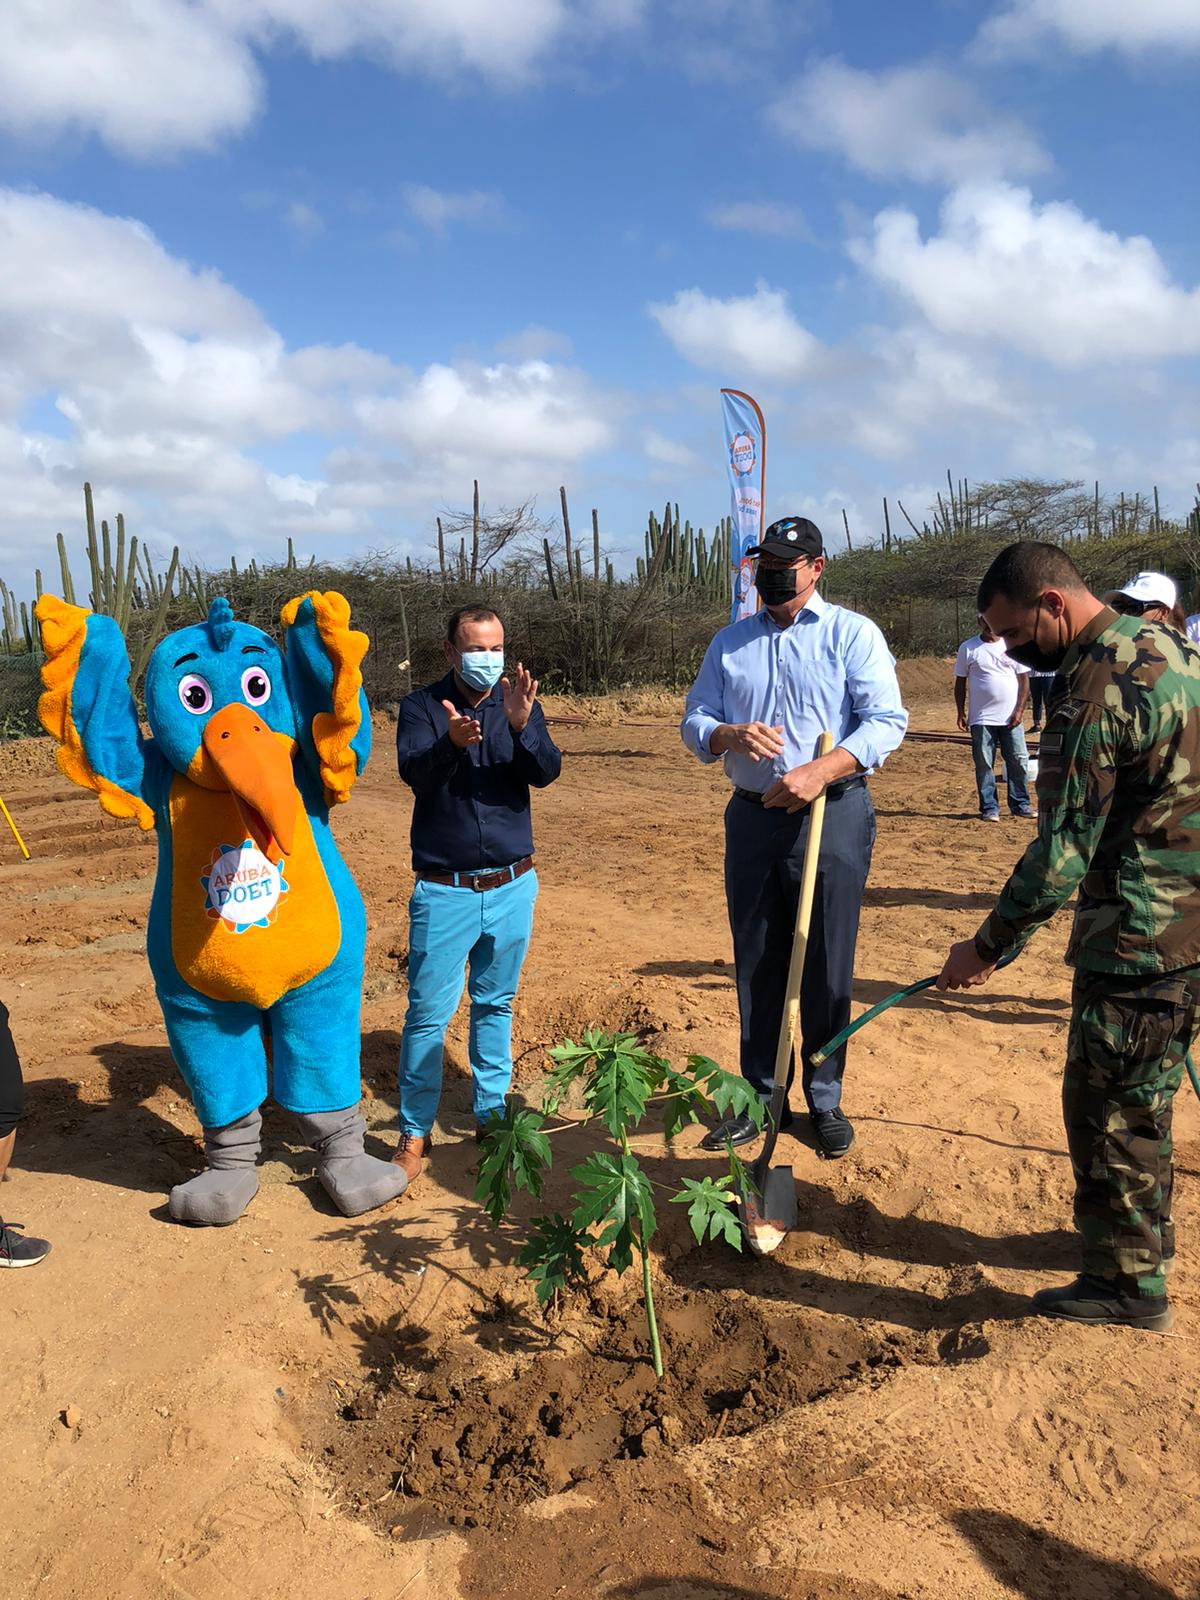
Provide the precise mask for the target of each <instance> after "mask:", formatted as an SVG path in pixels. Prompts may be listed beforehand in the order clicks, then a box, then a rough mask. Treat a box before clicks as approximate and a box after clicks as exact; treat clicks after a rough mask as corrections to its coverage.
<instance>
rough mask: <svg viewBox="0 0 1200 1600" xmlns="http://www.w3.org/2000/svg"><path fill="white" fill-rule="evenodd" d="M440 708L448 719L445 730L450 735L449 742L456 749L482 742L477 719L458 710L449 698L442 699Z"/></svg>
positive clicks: (464, 748) (463, 748)
mask: <svg viewBox="0 0 1200 1600" xmlns="http://www.w3.org/2000/svg"><path fill="white" fill-rule="evenodd" d="M442 710H443V711H444V712H445V713H446V715H447V716H448V717H449V719H450V726H449V728H448V730H447V732H448V733H449V735H450V743H451V744H452V745H453V746H454V748H455V749H456V750H466V749H467V748H468V747H469V746H470V745H473V744H480V743H481V742H482V740H483V734H482V733H481V732H480V730H479V723H478V721H477V720H476V719H475V718H474V717H473V716H471V715H470V714H469V713H468V712H465V711H460V710H459V709H458V707H457V706H455V705H452V704H451V703H450V701H449V700H443V701H442Z"/></svg>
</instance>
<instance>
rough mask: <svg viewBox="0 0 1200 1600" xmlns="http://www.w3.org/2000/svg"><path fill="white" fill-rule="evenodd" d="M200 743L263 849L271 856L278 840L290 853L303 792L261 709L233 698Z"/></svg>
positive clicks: (283, 747)
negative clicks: (299, 790)
mask: <svg viewBox="0 0 1200 1600" xmlns="http://www.w3.org/2000/svg"><path fill="white" fill-rule="evenodd" d="M201 743H202V744H203V746H204V750H205V754H206V755H207V756H208V757H209V759H210V760H211V761H212V764H213V766H214V767H216V769H217V771H218V772H219V773H220V774H221V776H222V778H224V780H225V782H226V783H227V784H228V785H229V791H230V793H231V794H232V795H233V798H234V800H235V801H236V802H237V808H238V810H239V811H240V812H241V814H242V821H243V822H244V823H245V825H246V831H247V832H248V833H249V834H250V836H251V837H252V838H253V840H254V842H255V843H256V844H257V845H258V847H259V849H260V850H261V851H262V852H263V854H264V855H265V856H267V857H268V858H269V857H270V855H271V848H270V847H271V844H272V842H274V843H275V844H276V845H277V846H278V847H279V850H280V851H282V853H283V854H284V855H285V856H286V855H289V854H290V853H291V848H292V840H293V837H294V835H295V831H296V802H297V800H298V799H299V795H298V793H297V790H296V780H295V777H294V776H293V774H292V758H291V755H290V754H289V752H288V747H287V745H286V744H285V743H284V741H283V740H282V739H280V738H277V737H276V735H275V734H274V733H272V732H271V730H270V728H268V727H267V725H266V723H265V722H264V721H263V720H262V718H261V717H260V716H259V715H258V713H257V712H255V711H252V710H251V709H250V707H249V706H244V705H240V704H239V703H238V702H236V701H235V702H234V703H233V704H232V705H228V706H222V708H221V710H220V711H218V712H217V713H216V715H215V716H212V717H210V718H209V720H208V725H207V727H206V728H205V730H204V737H203V739H202V740H201Z"/></svg>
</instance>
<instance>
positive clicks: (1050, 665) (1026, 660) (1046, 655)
mask: <svg viewBox="0 0 1200 1600" xmlns="http://www.w3.org/2000/svg"><path fill="white" fill-rule="evenodd" d="M1041 620H1042V602H1041V601H1040V600H1039V601H1038V609H1037V622H1036V623H1035V624H1034V628H1033V638H1032V639H1030V640H1029V642H1028V643H1027V644H1011V645H1009V646H1008V654H1009V655H1010V656H1011V657H1012V659H1013V660H1014V661H1015V662H1017V663H1018V665H1020V666H1022V667H1029V668H1030V669H1031V670H1032V671H1033V672H1057V671H1058V670H1059V668H1060V667H1061V666H1062V664H1063V662H1064V661H1065V660H1066V659H1067V651H1068V650H1070V648H1071V643H1070V640H1068V641H1067V643H1066V644H1061V643H1060V644H1057V645H1056V646H1055V647H1054V649H1053V650H1045V649H1043V648H1042V646H1041V645H1040V644H1039V643H1038V638H1037V636H1038V626H1039V624H1040V623H1041Z"/></svg>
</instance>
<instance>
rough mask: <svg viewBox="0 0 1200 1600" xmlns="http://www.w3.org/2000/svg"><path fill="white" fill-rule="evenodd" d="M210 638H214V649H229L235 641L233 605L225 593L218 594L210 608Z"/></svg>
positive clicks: (208, 625) (208, 624)
mask: <svg viewBox="0 0 1200 1600" xmlns="http://www.w3.org/2000/svg"><path fill="white" fill-rule="evenodd" d="M206 626H207V628H208V634H209V638H210V639H211V640H212V647H213V649H214V650H228V649H229V646H230V645H231V644H232V643H233V635H234V631H235V625H234V620H233V607H232V606H231V605H230V604H229V601H228V600H226V598H225V596H224V595H218V596H217V598H216V599H215V600H214V601H213V603H212V605H210V606H209V608H208V622H207V624H206Z"/></svg>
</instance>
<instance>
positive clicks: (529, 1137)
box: [475, 1101, 550, 1222]
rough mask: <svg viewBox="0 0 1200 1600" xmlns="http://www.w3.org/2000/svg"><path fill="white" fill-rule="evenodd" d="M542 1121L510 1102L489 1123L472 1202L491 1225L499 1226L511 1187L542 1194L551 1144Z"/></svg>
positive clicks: (510, 1196)
mask: <svg viewBox="0 0 1200 1600" xmlns="http://www.w3.org/2000/svg"><path fill="white" fill-rule="evenodd" d="M544 1123H545V1119H544V1118H543V1117H542V1116H541V1115H540V1114H539V1113H538V1112H536V1111H529V1110H527V1109H526V1108H525V1107H523V1106H516V1105H514V1104H513V1103H512V1102H511V1101H510V1102H509V1103H508V1105H507V1106H506V1107H505V1109H504V1112H503V1114H496V1115H494V1116H493V1117H492V1119H491V1121H490V1122H489V1123H488V1125H487V1128H486V1130H485V1133H484V1138H483V1142H482V1144H481V1146H480V1149H481V1151H482V1157H481V1159H480V1162H479V1174H478V1178H477V1180H476V1184H475V1198H476V1200H478V1201H480V1202H481V1203H482V1205H483V1209H484V1210H485V1211H486V1212H487V1214H488V1216H489V1217H491V1219H492V1221H493V1222H500V1221H501V1220H502V1218H503V1217H504V1214H505V1212H506V1211H507V1210H508V1208H509V1205H510V1204H511V1202H512V1192H513V1188H514V1186H515V1187H516V1188H518V1189H524V1190H526V1192H527V1193H529V1194H532V1195H535V1196H536V1195H539V1194H541V1192H542V1183H543V1181H544V1178H545V1174H546V1171H547V1169H548V1168H549V1166H550V1141H549V1139H548V1138H547V1137H546V1135H545V1134H544V1133H543V1132H542V1131H541V1130H542V1128H543V1126H544Z"/></svg>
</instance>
